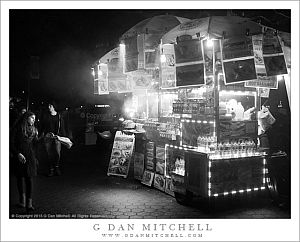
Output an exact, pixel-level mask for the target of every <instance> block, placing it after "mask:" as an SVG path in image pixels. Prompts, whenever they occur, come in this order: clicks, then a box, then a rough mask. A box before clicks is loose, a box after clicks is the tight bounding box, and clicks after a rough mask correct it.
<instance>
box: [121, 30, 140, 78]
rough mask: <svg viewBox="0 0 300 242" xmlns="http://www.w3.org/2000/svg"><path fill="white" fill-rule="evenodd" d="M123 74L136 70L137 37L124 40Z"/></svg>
mask: <svg viewBox="0 0 300 242" xmlns="http://www.w3.org/2000/svg"><path fill="white" fill-rule="evenodd" d="M124 41H125V72H131V71H135V70H137V69H138V54H139V52H138V43H137V42H138V41H137V36H136V35H135V36H132V37H129V38H126V39H125V40H124Z"/></svg>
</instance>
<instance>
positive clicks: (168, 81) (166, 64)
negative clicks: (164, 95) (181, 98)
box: [161, 44, 176, 88]
mask: <svg viewBox="0 0 300 242" xmlns="http://www.w3.org/2000/svg"><path fill="white" fill-rule="evenodd" d="M162 55H163V56H164V58H165V60H164V61H163V62H162V63H161V79H162V83H161V87H162V88H172V87H175V86H176V68H175V52H174V45H173V44H164V45H163V46H162Z"/></svg>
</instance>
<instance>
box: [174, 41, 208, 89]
mask: <svg viewBox="0 0 300 242" xmlns="http://www.w3.org/2000/svg"><path fill="white" fill-rule="evenodd" d="M174 49H175V62H176V86H177V87H178V86H180V87H182V86H198V85H203V84H205V81H204V60H203V53H202V43H201V41H199V40H198V39H189V40H184V41H180V42H178V43H177V44H176V45H174Z"/></svg>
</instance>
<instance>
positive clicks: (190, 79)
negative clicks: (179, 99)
mask: <svg viewBox="0 0 300 242" xmlns="http://www.w3.org/2000/svg"><path fill="white" fill-rule="evenodd" d="M203 84H205V82H204V65H203V63H201V64H193V65H184V66H176V86H177V87H182V86H198V85H203Z"/></svg>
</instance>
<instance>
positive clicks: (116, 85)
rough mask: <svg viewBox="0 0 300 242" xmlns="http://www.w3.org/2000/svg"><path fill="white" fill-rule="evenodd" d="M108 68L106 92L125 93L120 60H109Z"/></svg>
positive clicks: (124, 81) (123, 75) (124, 79)
mask: <svg viewBox="0 0 300 242" xmlns="http://www.w3.org/2000/svg"><path fill="white" fill-rule="evenodd" d="M107 66H108V90H109V91H110V92H120V91H126V78H127V77H126V75H125V74H124V73H123V63H122V61H121V59H119V58H114V59H111V60H110V62H109V63H108V64H107Z"/></svg>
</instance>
